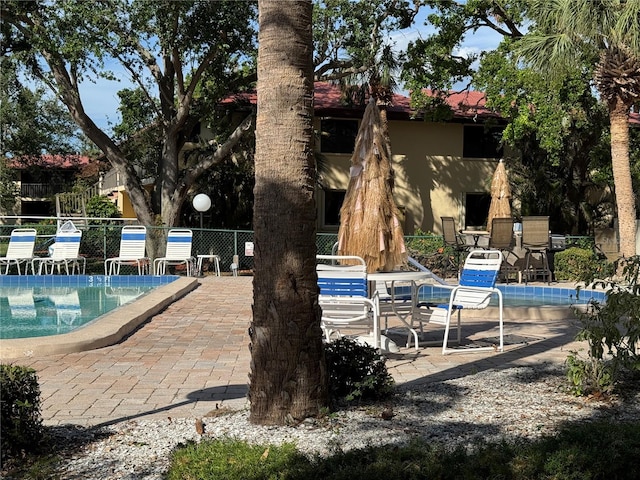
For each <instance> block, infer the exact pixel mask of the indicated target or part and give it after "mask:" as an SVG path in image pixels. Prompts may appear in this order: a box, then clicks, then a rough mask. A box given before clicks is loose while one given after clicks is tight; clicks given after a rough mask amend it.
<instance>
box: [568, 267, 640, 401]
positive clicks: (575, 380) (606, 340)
mask: <svg viewBox="0 0 640 480" xmlns="http://www.w3.org/2000/svg"><path fill="white" fill-rule="evenodd" d="M617 265H618V263H617V262H616V264H615V267H616V268H617ZM619 265H620V269H621V270H622V279H621V281H620V282H618V281H608V282H605V281H599V282H597V284H596V286H602V287H604V288H606V289H607V296H606V301H605V302H604V303H593V304H592V305H590V308H589V309H588V310H587V311H586V312H582V313H580V315H579V319H580V323H581V327H580V331H579V333H578V335H577V339H578V340H585V341H586V342H587V344H588V347H589V348H588V356H589V358H588V359H581V358H579V357H578V356H577V354H576V353H575V352H574V353H572V355H570V356H569V358H568V360H567V365H568V372H567V374H568V377H569V379H570V380H571V383H572V390H573V391H574V393H576V394H585V393H596V394H598V393H603V394H606V393H609V392H611V391H612V390H613V389H614V388H615V387H616V386H617V385H618V384H619V383H620V381H621V380H623V379H625V378H630V379H633V378H634V377H637V376H638V374H640V352H639V351H638V345H639V344H640V282H639V279H640V257H638V256H635V257H631V258H629V259H627V260H624V261H623V263H621V264H619Z"/></svg>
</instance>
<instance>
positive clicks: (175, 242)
mask: <svg viewBox="0 0 640 480" xmlns="http://www.w3.org/2000/svg"><path fill="white" fill-rule="evenodd" d="M192 239H193V232H192V231H191V230H189V229H186V228H174V229H172V230H169V234H168V236H167V250H166V252H165V255H164V257H160V258H156V259H155V260H154V261H153V271H154V273H155V274H156V275H164V274H165V273H166V271H167V265H183V264H184V265H185V268H186V271H187V277H190V276H191V273H192V272H193V270H194V269H195V265H196V259H195V257H193V255H191V245H192Z"/></svg>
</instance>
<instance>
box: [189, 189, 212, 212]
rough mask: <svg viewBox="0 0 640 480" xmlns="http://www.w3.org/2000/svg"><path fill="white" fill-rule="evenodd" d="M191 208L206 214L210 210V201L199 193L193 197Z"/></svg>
mask: <svg viewBox="0 0 640 480" xmlns="http://www.w3.org/2000/svg"><path fill="white" fill-rule="evenodd" d="M193 208H195V209H196V210H197V211H199V212H206V211H207V210H209V209H210V208H211V199H210V198H209V196H208V195H206V194H204V193H199V194H198V195H196V196H195V197H193Z"/></svg>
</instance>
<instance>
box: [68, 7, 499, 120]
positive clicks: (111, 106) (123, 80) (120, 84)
mask: <svg viewBox="0 0 640 480" xmlns="http://www.w3.org/2000/svg"><path fill="white" fill-rule="evenodd" d="M426 14H427V12H426V10H424V11H423V12H422V13H421V15H420V17H419V20H418V21H416V23H415V24H414V25H413V26H412V27H410V28H407V29H405V30H401V31H399V32H397V33H396V34H394V35H392V36H391V38H390V41H391V42H393V43H395V44H396V45H397V49H398V50H404V49H406V46H407V45H408V43H409V42H410V41H413V40H416V39H417V38H420V37H421V36H422V37H426V36H428V35H429V34H430V33H432V32H433V28H432V27H427V26H425V25H424V19H425V17H426ZM500 40H501V36H500V35H499V34H498V33H496V32H495V31H493V30H491V29H489V28H481V29H480V30H478V31H477V32H475V33H470V34H469V35H468V37H467V38H466V41H465V42H464V45H463V48H462V49H461V50H460V51H458V52H456V53H457V54H458V55H465V56H466V55H468V54H471V53H480V52H482V51H484V50H491V49H494V48H495V47H496V46H497V45H498V43H499V42H500ZM109 68H111V69H112V71H113V73H114V74H115V76H116V78H118V79H119V81H114V80H105V79H98V80H97V81H96V82H86V81H85V82H83V83H82V84H81V86H80V94H81V96H82V99H83V103H84V106H85V110H86V112H87V114H88V115H89V116H90V117H91V118H92V119H93V121H94V122H95V123H96V124H97V125H98V126H99V127H100V128H102V129H105V130H107V131H108V130H110V126H109V124H111V125H115V124H117V123H118V122H119V120H120V116H119V114H118V111H117V108H118V103H119V102H118V95H117V92H118V91H119V90H122V89H124V88H129V87H131V86H132V83H131V81H130V79H129V78H130V77H129V75H128V73H127V72H126V71H125V70H124V69H122V68H121V67H119V65H118V64H117V63H115V62H114V63H113V64H112V65H110V66H109ZM400 93H404V94H406V92H400Z"/></svg>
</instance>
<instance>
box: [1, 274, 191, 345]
mask: <svg viewBox="0 0 640 480" xmlns="http://www.w3.org/2000/svg"><path fill="white" fill-rule="evenodd" d="M177 278H178V277H177V276H174V275H164V276H137V275H126V276H125V275H122V276H103V275H78V276H66V275H65V276H53V275H42V276H41V275H36V276H33V275H23V276H13V275H12V276H2V277H0V339H14V338H32V337H42V336H49V335H60V334H65V333H69V332H72V331H74V330H76V329H78V328H80V327H82V326H84V325H86V324H88V323H90V322H92V321H94V320H95V319H97V318H99V317H100V316H102V315H104V314H106V313H108V312H110V311H112V310H114V309H116V308H118V307H121V306H123V305H126V304H128V303H130V302H133V301H134V300H136V299H137V298H139V297H141V296H142V295H144V294H145V293H147V292H149V291H151V290H153V289H154V288H156V287H158V286H161V285H166V284H168V283H171V282H173V281H174V280H176V279H177Z"/></svg>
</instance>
